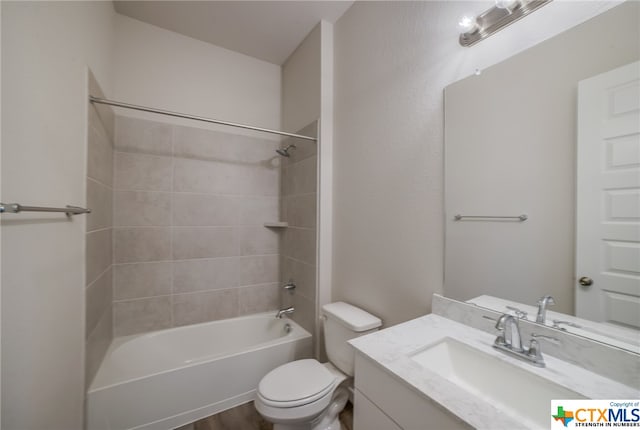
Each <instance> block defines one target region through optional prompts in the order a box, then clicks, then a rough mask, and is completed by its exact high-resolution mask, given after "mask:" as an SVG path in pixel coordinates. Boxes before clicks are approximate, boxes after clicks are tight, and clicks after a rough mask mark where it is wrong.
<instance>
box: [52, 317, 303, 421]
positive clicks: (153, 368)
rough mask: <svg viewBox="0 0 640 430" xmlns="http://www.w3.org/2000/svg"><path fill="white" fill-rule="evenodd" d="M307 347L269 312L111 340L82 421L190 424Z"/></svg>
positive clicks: (295, 329) (239, 397) (242, 395)
mask: <svg viewBox="0 0 640 430" xmlns="http://www.w3.org/2000/svg"><path fill="white" fill-rule="evenodd" d="M285 324H290V326H291V331H290V332H289V333H286V331H285ZM311 351H312V343H311V335H310V334H309V332H307V331H306V330H304V329H303V328H302V327H300V326H299V325H298V324H296V323H295V322H293V321H291V320H289V319H286V318H283V319H276V318H274V313H273V312H269V313H264V314H256V315H249V316H245V317H240V318H233V319H227V320H222V321H213V322H208V323H202V324H196V325H191V326H184V327H177V328H172V329H167V330H161V331H156V332H152V333H145V334H141V335H133V336H126V337H121V338H116V339H114V341H113V343H112V344H111V346H110V347H109V349H108V350H107V353H106V355H105V358H104V360H103V362H102V364H101V365H100V369H99V370H98V373H97V374H96V376H95V378H94V380H93V382H92V383H91V386H90V387H89V391H88V393H87V427H88V429H89V430H107V429H108V430H116V429H117V430H123V429H149V430H151V429H163V430H166V429H172V428H175V427H178V426H181V425H183V424H187V423H190V422H192V421H195V420H197V419H200V418H204V417H207V416H209V415H212V414H215V413H218V412H221V411H223V410H225V409H228V408H231V407H234V406H237V405H240V404H242V403H245V402H248V401H250V400H253V398H254V395H255V390H256V388H257V386H258V382H259V381H260V379H261V378H262V377H263V376H264V375H265V374H266V373H267V372H269V371H270V370H271V369H273V368H274V367H276V366H279V365H281V364H283V363H286V362H288V361H292V360H296V359H299V358H306V357H310V356H311ZM61 395H63V393H61Z"/></svg>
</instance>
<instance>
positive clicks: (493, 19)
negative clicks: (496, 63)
mask: <svg viewBox="0 0 640 430" xmlns="http://www.w3.org/2000/svg"><path fill="white" fill-rule="evenodd" d="M551 1H552V0H496V5H495V6H494V7H492V8H491V9H489V10H486V11H485V12H483V13H481V14H480V15H478V16H477V17H476V18H475V19H473V18H469V17H464V18H462V19H461V20H460V22H459V25H460V26H461V27H462V24H463V22H465V23H467V22H468V23H473V25H471V26H468V27H466V26H465V28H464V30H463V31H464V32H463V33H462V34H460V39H459V40H460V45H462V46H472V45H474V44H476V43H478V42H480V41H481V40H482V39H486V38H487V37H489V36H491V35H492V34H493V33H495V32H496V31H499V30H502V29H503V28H505V27H506V26H508V25H509V24H511V23H513V22H515V21H517V20H519V19H520V18H523V17H525V16H527V15H529V14H530V13H531V12H533V11H534V10H537V9H539V8H541V7H542V6H544V5H546V4H547V3H550V2H551ZM467 28H468V29H467Z"/></svg>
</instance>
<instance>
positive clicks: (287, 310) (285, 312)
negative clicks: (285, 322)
mask: <svg viewBox="0 0 640 430" xmlns="http://www.w3.org/2000/svg"><path fill="white" fill-rule="evenodd" d="M293 311H295V309H294V308H293V306H289V307H288V308H284V309H280V310H279V311H278V313H277V314H276V318H282V316H283V315H291V314H292V313H293Z"/></svg>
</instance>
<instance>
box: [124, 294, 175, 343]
mask: <svg viewBox="0 0 640 430" xmlns="http://www.w3.org/2000/svg"><path fill="white" fill-rule="evenodd" d="M113 318H114V327H113V330H114V335H115V336H127V335H130V334H134V333H143V332H148V331H153V330H160V329H163V328H169V327H171V325H172V324H171V322H172V319H171V296H163V297H153V298H148V299H138V300H131V301H126V302H115V303H114V304H113Z"/></svg>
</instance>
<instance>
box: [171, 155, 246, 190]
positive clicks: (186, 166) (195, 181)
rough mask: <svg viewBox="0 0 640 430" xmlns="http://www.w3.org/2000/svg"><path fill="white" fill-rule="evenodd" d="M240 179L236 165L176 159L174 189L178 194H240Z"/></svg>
mask: <svg viewBox="0 0 640 430" xmlns="http://www.w3.org/2000/svg"><path fill="white" fill-rule="evenodd" d="M238 177H239V173H238V172H237V171H236V169H235V165H234V164H230V163H224V162H219V161H201V160H192V159H182V158H176V159H175V161H174V173H173V189H174V191H177V192H191V193H208V194H238V193H239V191H238V188H239V187H238V185H237V184H238V180H239V178H238Z"/></svg>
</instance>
